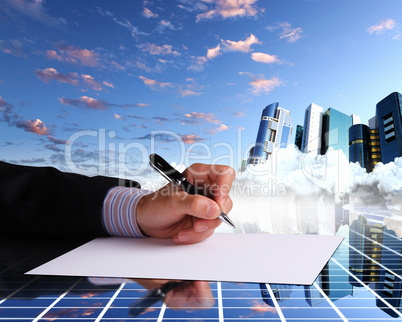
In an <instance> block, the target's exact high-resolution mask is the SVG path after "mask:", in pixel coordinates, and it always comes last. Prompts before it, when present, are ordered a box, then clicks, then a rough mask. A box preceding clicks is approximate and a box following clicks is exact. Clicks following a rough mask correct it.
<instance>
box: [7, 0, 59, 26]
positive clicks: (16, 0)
mask: <svg viewBox="0 0 402 322" xmlns="http://www.w3.org/2000/svg"><path fill="white" fill-rule="evenodd" d="M44 3H45V1H43V0H34V1H31V0H3V1H1V2H0V11H2V12H4V13H6V14H8V15H12V16H13V17H18V18H20V17H26V18H29V19H32V20H35V21H39V22H41V23H44V24H46V25H50V26H53V27H60V26H62V25H64V24H65V23H66V21H65V19H63V18H55V17H52V16H50V15H49V14H48V13H47V12H46V10H45V8H44V6H43V4H44Z"/></svg>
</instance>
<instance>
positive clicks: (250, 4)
mask: <svg viewBox="0 0 402 322" xmlns="http://www.w3.org/2000/svg"><path fill="white" fill-rule="evenodd" d="M205 2H207V3H210V4H212V6H213V7H214V8H213V9H211V10H208V11H207V12H204V13H200V14H198V15H197V19H196V22H199V21H200V20H206V19H211V18H213V17H215V16H221V17H222V18H224V19H226V18H233V17H237V16H239V17H245V16H249V17H252V16H256V15H257V14H258V12H259V10H258V9H257V7H256V6H255V3H256V2H257V0H207V1H205Z"/></svg>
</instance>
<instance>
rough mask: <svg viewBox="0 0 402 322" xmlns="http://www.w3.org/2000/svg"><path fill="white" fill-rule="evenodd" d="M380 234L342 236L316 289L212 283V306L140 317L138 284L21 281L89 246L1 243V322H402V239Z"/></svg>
mask: <svg viewBox="0 0 402 322" xmlns="http://www.w3.org/2000/svg"><path fill="white" fill-rule="evenodd" d="M361 222H363V221H361ZM358 228H359V229H358ZM360 228H361V229H360ZM370 229H371V230H370ZM375 229H377V230H374V232H375V233H376V234H377V235H375V234H373V225H370V224H368V223H366V222H365V223H364V225H363V226H357V225H356V221H354V224H352V225H351V227H349V229H347V230H345V229H343V230H342V231H343V233H344V234H345V240H344V242H343V243H342V244H341V246H340V247H339V248H338V250H337V251H336V253H335V254H334V255H333V257H332V258H331V259H330V261H329V262H328V264H327V265H326V266H325V268H324V269H323V271H322V272H321V274H320V275H319V276H318V278H317V279H316V281H315V283H314V284H313V285H311V286H301V285H280V284H254V283H226V282H210V283H209V287H210V288H211V294H212V297H213V299H214V303H213V304H212V305H209V306H208V307H201V308H200V307H196V306H197V305H191V304H189V303H187V304H188V305H187V306H185V307H184V308H181V309H175V308H172V307H170V306H169V303H168V305H166V304H164V303H162V302H161V301H159V302H156V303H154V304H153V305H152V306H150V307H144V310H143V312H142V313H141V314H139V315H138V316H132V315H131V314H130V307H131V306H132V305H133V303H136V301H138V300H139V299H141V298H142V297H143V296H144V295H146V294H147V293H148V292H149V291H148V290H147V289H146V288H145V287H144V286H142V285H141V284H139V283H138V282H136V281H134V280H124V281H123V280H111V279H99V278H98V279H92V278H88V277H80V278H76V277H55V276H25V275H24V272H26V271H28V270H30V269H32V268H34V267H36V266H38V265H40V264H42V263H44V262H46V261H48V260H50V259H52V258H54V257H56V256H58V255H61V254H63V253H65V252H66V251H68V250H70V249H73V248H75V247H76V246H78V245H81V244H83V243H84V242H86V241H83V240H80V241H77V240H57V241H56V240H35V241H32V240H29V241H28V240H23V239H4V238H3V239H2V240H1V244H0V322H1V321H103V322H105V321H110V322H112V321H217V322H218V321H233V322H234V321H261V320H263V321H365V322H366V321H381V322H382V321H395V320H401V319H402V313H401V312H400V311H399V307H400V306H401V298H402V276H401V275H402V265H401V263H402V255H401V252H400V249H402V239H401V238H400V237H398V236H397V235H396V233H395V232H393V231H392V230H388V229H387V228H384V227H383V226H381V225H378V224H376V226H375ZM369 231H371V233H370V234H369V233H368V232H369ZM379 233H381V234H379ZM380 237H381V238H380ZM280 260H281V259H280V258H272V265H275V262H276V261H280ZM306 260H308V258H306ZM234 269H235V268H234ZM293 269H294V270H297V267H294V268H293Z"/></svg>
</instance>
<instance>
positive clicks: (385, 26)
mask: <svg viewBox="0 0 402 322" xmlns="http://www.w3.org/2000/svg"><path fill="white" fill-rule="evenodd" d="M395 27H396V22H395V20H393V19H384V20H381V21H380V22H379V23H377V24H376V25H373V26H371V27H369V28H368V29H367V31H368V33H369V34H370V35H371V34H379V33H382V32H384V31H387V30H391V29H394V28H395Z"/></svg>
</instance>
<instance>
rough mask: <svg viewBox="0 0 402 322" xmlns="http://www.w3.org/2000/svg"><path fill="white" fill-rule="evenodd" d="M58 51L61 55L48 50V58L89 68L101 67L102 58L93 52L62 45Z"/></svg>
mask: <svg viewBox="0 0 402 322" xmlns="http://www.w3.org/2000/svg"><path fill="white" fill-rule="evenodd" d="M58 49H59V53H58V52H57V51H55V50H47V51H46V56H47V58H49V59H54V60H58V61H61V62H68V63H75V64H81V65H84V66H89V67H95V66H99V65H100V62H99V61H100V57H99V55H98V54H97V53H95V52H94V51H93V50H89V49H80V48H76V47H74V46H70V45H60V46H59V48H58Z"/></svg>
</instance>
